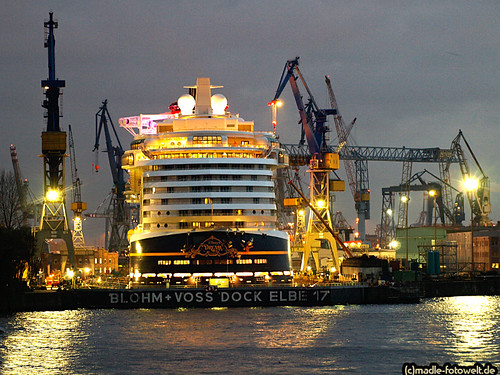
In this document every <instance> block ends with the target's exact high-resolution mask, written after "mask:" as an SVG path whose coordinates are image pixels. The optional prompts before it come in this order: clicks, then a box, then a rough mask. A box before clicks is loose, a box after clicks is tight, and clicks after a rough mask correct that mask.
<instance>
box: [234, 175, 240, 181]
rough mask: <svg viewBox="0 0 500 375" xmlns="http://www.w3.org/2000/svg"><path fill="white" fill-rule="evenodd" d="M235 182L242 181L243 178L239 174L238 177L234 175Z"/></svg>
mask: <svg viewBox="0 0 500 375" xmlns="http://www.w3.org/2000/svg"><path fill="white" fill-rule="evenodd" d="M233 180H241V176H240V175H239V174H238V175H234V176H233Z"/></svg>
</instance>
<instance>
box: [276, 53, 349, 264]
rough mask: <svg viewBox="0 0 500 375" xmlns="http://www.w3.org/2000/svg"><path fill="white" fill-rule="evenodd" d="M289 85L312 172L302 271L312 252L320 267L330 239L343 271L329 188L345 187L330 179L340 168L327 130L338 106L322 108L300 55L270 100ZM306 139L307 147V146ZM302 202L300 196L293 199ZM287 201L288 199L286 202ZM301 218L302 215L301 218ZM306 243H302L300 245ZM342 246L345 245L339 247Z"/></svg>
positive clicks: (286, 69)
mask: <svg viewBox="0 0 500 375" xmlns="http://www.w3.org/2000/svg"><path fill="white" fill-rule="evenodd" d="M299 81H300V82H301V83H302V86H303V87H304V88H305V90H306V92H307V94H308V100H307V102H306V103H305V104H304V102H303V100H302V95H301V93H300V90H299V85H298V83H299ZM287 84H289V85H290V87H291V89H292V93H293V96H294V98H295V103H296V105H297V109H298V111H299V116H300V120H299V124H300V125H301V130H302V132H301V133H302V135H301V140H300V144H299V147H301V148H304V149H306V150H307V151H306V152H307V154H308V157H309V170H308V172H309V173H310V199H309V201H310V204H311V206H310V207H314V208H315V210H314V214H313V210H311V214H310V215H309V220H308V225H307V229H306V233H305V235H304V236H303V238H302V237H301V238H300V239H299V240H301V242H302V243H299V244H298V246H297V240H298V239H297V238H296V240H295V242H296V243H295V246H294V247H295V249H298V250H299V251H301V252H302V260H301V266H300V270H301V272H305V271H306V269H307V265H308V262H309V257H310V255H311V254H312V256H313V259H314V262H315V266H316V269H319V268H320V264H319V249H320V248H321V245H322V243H323V242H324V241H327V242H328V245H329V248H330V250H331V253H332V258H333V263H334V267H335V270H336V271H340V261H339V255H338V251H337V249H338V248H337V242H338V241H337V238H338V236H334V235H333V234H332V233H334V232H333V230H332V229H331V228H332V218H331V213H330V191H334V190H336V188H338V187H339V186H340V184H338V183H339V182H341V183H342V184H341V186H342V189H341V190H344V189H343V187H344V183H343V181H339V180H338V178H337V179H336V180H334V179H330V175H331V174H332V172H333V171H334V170H337V169H338V168H339V155H338V153H336V152H332V151H331V150H329V148H328V145H327V132H329V131H330V130H329V128H328V126H327V124H326V121H327V116H329V115H335V114H337V109H335V108H333V109H321V108H320V107H319V106H318V105H317V103H316V101H315V99H314V97H313V95H312V93H311V91H310V90H309V87H308V85H307V83H306V81H305V79H304V77H303V75H302V73H301V72H300V69H299V58H298V57H296V58H295V59H293V60H288V61H287V62H286V64H285V67H284V68H283V72H282V74H281V78H280V81H279V83H278V88H277V90H276V94H275V96H274V98H273V100H272V101H271V103H277V101H278V99H279V97H280V95H281V93H282V92H283V90H284V88H285V86H286V85H287ZM275 125H276V124H275V116H274V112H273V126H275ZM305 141H307V147H302V146H304V143H305ZM292 201H294V202H297V203H298V202H299V201H300V200H299V199H294V200H292ZM285 204H287V202H285ZM288 204H294V203H293V202H291V203H288ZM300 213H302V214H303V213H304V210H299V211H298V212H297V214H298V215H299V214H300ZM298 219H300V218H298ZM300 245H303V246H300ZM339 247H340V248H342V245H340V246H339Z"/></svg>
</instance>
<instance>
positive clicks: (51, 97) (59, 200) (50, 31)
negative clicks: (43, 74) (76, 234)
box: [36, 13, 76, 268]
mask: <svg viewBox="0 0 500 375" xmlns="http://www.w3.org/2000/svg"><path fill="white" fill-rule="evenodd" d="M49 15H50V19H49V21H48V22H44V27H45V31H46V39H45V48H47V49H48V67H49V77H48V79H46V80H43V81H42V87H43V88H44V90H45V92H44V93H45V100H44V101H43V103H42V107H43V108H45V109H46V112H45V114H44V117H45V118H46V119H47V130H46V131H44V132H42V155H40V156H41V157H42V158H43V176H44V180H43V209H42V218H41V221H40V227H39V230H38V231H37V234H36V236H37V249H38V254H41V250H42V246H43V243H44V242H45V240H46V239H49V238H60V239H63V240H64V241H65V242H66V247H67V249H68V257H69V261H70V263H71V266H72V267H73V268H75V267H76V263H75V252H74V248H73V240H72V238H71V231H70V228H69V222H68V216H67V212H66V202H65V193H64V185H65V168H64V167H65V165H64V164H65V163H64V160H65V158H66V156H67V155H66V132H64V131H62V130H61V128H60V127H59V118H60V117H62V114H61V112H60V110H59V96H60V95H62V93H61V88H63V87H64V86H65V81H63V80H59V79H57V78H56V68H55V38H54V29H56V28H57V27H58V23H57V22H55V21H54V19H53V13H49Z"/></svg>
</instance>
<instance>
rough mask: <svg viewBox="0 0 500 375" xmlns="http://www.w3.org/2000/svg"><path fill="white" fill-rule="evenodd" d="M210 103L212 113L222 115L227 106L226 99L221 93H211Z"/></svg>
mask: <svg viewBox="0 0 500 375" xmlns="http://www.w3.org/2000/svg"><path fill="white" fill-rule="evenodd" d="M210 101H211V104H212V113H213V114H214V115H223V114H224V112H225V111H226V107H227V99H226V97H225V96H224V95H222V94H215V95H212V98H211V99H210Z"/></svg>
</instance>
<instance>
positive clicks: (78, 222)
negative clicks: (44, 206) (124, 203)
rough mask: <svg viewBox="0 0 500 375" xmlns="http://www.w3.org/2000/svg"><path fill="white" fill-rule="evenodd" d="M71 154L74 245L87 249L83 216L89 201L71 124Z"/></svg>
mask: <svg viewBox="0 0 500 375" xmlns="http://www.w3.org/2000/svg"><path fill="white" fill-rule="evenodd" d="M68 142H69V156H70V162H71V180H72V182H73V184H72V188H71V190H72V193H73V194H72V200H71V210H72V211H73V246H74V248H75V250H76V251H78V250H80V249H85V238H84V236H83V218H82V213H83V211H85V210H86V209H87V203H86V202H83V201H82V189H81V181H80V177H78V168H77V167H76V153H75V142H74V140H73V132H72V131H71V125H69V139H68Z"/></svg>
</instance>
